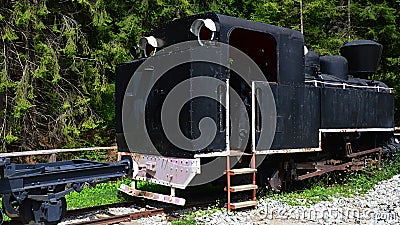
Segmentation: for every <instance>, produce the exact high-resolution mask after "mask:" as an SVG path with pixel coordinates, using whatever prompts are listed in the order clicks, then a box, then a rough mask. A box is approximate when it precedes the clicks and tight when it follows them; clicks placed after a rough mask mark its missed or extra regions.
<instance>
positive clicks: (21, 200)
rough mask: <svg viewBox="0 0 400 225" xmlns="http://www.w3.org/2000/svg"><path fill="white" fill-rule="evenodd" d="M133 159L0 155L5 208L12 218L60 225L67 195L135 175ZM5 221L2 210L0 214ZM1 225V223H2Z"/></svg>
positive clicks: (0, 187) (0, 191) (1, 188)
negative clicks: (31, 160)
mask: <svg viewBox="0 0 400 225" xmlns="http://www.w3.org/2000/svg"><path fill="white" fill-rule="evenodd" d="M132 163H133V162H132V161H131V160H129V159H124V160H121V161H119V162H112V163H104V162H95V161H89V160H69V161H62V162H52V163H41V164H15V163H11V162H10V159H3V158H0V195H2V196H3V197H2V209H3V211H4V213H5V214H6V215H7V216H9V217H10V218H11V219H17V220H20V221H22V222H23V223H26V224H28V223H29V224H32V223H35V224H43V225H49V224H57V223H58V222H59V221H61V219H62V218H63V216H64V215H65V213H66V210H67V203H66V201H65V196H66V195H67V194H69V193H71V192H72V191H78V192H80V191H81V190H82V189H83V186H84V185H85V184H90V185H91V186H95V185H96V184H99V183H103V182H106V181H109V180H112V179H116V178H120V177H123V176H126V175H128V176H129V175H130V174H132ZM0 214H1V215H0V216H1V218H0V222H1V220H2V213H0ZM0 224H1V223H0Z"/></svg>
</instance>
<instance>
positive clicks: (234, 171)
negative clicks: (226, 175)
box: [230, 168, 257, 175]
mask: <svg viewBox="0 0 400 225" xmlns="http://www.w3.org/2000/svg"><path fill="white" fill-rule="evenodd" d="M230 172H231V175H237V174H248V173H255V172H257V169H252V168H240V169H231V170H230Z"/></svg>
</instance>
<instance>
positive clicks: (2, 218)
mask: <svg viewBox="0 0 400 225" xmlns="http://www.w3.org/2000/svg"><path fill="white" fill-rule="evenodd" d="M3 221H4V217H3V212H2V211H1V210H0V224H3Z"/></svg>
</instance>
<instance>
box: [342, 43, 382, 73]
mask: <svg viewBox="0 0 400 225" xmlns="http://www.w3.org/2000/svg"><path fill="white" fill-rule="evenodd" d="M382 49H383V47H382V45H381V44H379V43H376V42H375V41H371V40H356V41H352V42H349V43H347V44H345V45H343V46H342V47H341V48H340V54H341V55H342V56H344V57H346V59H347V61H348V62H349V72H350V74H353V75H354V76H355V77H360V78H367V77H368V75H370V74H373V73H376V71H377V69H378V64H379V61H380V59H381V55H382Z"/></svg>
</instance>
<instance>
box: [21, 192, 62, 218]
mask: <svg viewBox="0 0 400 225" xmlns="http://www.w3.org/2000/svg"><path fill="white" fill-rule="evenodd" d="M60 201H61V217H60V218H59V219H58V220H57V221H52V222H49V221H35V216H34V210H40V208H41V203H40V202H36V201H35V202H33V201H32V200H31V199H25V200H24V201H23V202H22V204H21V206H20V207H19V213H20V215H21V221H22V222H23V223H25V224H40V223H41V224H44V225H56V224H58V223H59V222H61V220H62V218H64V217H65V215H66V213H67V201H66V200H65V197H62V198H60Z"/></svg>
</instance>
